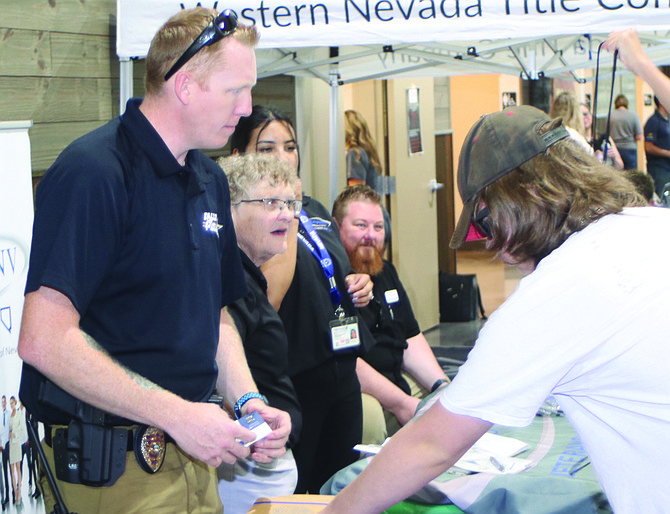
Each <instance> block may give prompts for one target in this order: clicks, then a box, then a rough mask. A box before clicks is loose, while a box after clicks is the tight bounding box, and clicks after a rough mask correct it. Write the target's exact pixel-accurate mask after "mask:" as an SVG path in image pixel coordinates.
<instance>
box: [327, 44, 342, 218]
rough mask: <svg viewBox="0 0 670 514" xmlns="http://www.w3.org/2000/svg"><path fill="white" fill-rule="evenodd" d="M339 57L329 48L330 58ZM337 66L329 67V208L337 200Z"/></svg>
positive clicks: (336, 52) (336, 49) (335, 50)
mask: <svg viewBox="0 0 670 514" xmlns="http://www.w3.org/2000/svg"><path fill="white" fill-rule="evenodd" d="M338 55H339V48H338V47H331V48H330V56H331V57H337V56H338ZM338 68H339V66H338V63H333V64H332V65H331V66H330V154H329V155H330V159H329V162H330V180H329V187H328V192H329V195H328V197H329V200H330V205H329V207H330V206H332V205H333V203H334V202H335V198H337V193H338V191H337V175H338V173H337V171H338V167H339V166H338V161H339V154H340V151H339V150H340V149H339V145H338V141H339V127H338V119H339V112H340V106H339V89H338V88H339V78H340V74H339V69H338Z"/></svg>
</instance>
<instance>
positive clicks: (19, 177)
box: [0, 121, 33, 408]
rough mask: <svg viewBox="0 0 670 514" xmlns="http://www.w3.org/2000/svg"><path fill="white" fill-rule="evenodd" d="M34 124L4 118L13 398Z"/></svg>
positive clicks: (3, 360)
mask: <svg viewBox="0 0 670 514" xmlns="http://www.w3.org/2000/svg"><path fill="white" fill-rule="evenodd" d="M30 126H31V123H30V122H26V121H8V122H0V162H2V172H1V173H0V394H1V395H4V396H6V397H7V398H10V397H11V396H15V397H17V398H18V393H19V382H20V378H21V359H19V355H18V353H17V350H16V347H17V344H18V340H19V328H20V327H21V312H22V309H23V291H24V288H25V285H26V277H27V272H28V257H29V255H30V240H31V235H32V227H33V186H32V178H31V167H30V139H29V137H28V129H29V128H30ZM7 407H8V408H9V402H8V403H7Z"/></svg>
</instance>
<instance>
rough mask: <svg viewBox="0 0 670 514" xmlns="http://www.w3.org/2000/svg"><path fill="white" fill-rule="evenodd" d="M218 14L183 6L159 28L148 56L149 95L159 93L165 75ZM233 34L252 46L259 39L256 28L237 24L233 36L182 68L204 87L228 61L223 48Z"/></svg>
mask: <svg viewBox="0 0 670 514" xmlns="http://www.w3.org/2000/svg"><path fill="white" fill-rule="evenodd" d="M217 15H218V12H217V11H216V10H214V9H205V8H203V7H196V8H194V9H183V10H181V11H180V12H178V13H177V14H175V15H174V16H172V17H171V18H170V19H169V20H168V21H167V22H165V24H164V25H163V26H162V27H161V28H160V29H158V32H156V35H155V36H154V38H153V39H152V40H151V46H150V47H149V52H148V53H147V59H146V75H145V77H144V88H145V91H146V94H147V95H158V94H160V92H161V91H162V90H163V86H164V85H165V78H164V77H165V74H166V73H167V72H168V71H169V69H170V68H171V67H172V65H173V64H174V63H175V62H176V61H177V59H179V57H180V56H181V55H182V54H183V53H184V51H185V50H186V49H187V48H188V47H189V46H190V45H191V43H193V41H194V40H195V39H196V38H197V37H198V36H199V35H200V33H201V32H202V31H203V30H204V29H205V27H207V25H209V24H210V23H211V22H212V20H213V19H214V18H216V16H217ZM231 37H233V38H235V39H237V40H238V41H240V42H241V43H243V44H245V45H247V46H250V47H252V48H253V47H254V46H256V44H257V43H258V39H259V35H258V31H257V30H256V29H255V28H253V27H248V26H246V25H244V24H241V23H238V24H237V30H236V31H235V32H234V33H233V34H232V35H231V36H229V37H225V38H223V39H222V40H221V41H218V42H216V43H214V44H213V45H209V46H205V47H203V48H202V49H201V50H199V51H198V53H196V54H195V55H194V56H193V57H192V58H191V59H189V60H188V62H187V63H186V64H184V66H183V68H184V69H188V70H189V71H191V73H193V75H194V77H195V79H196V81H197V82H198V84H200V85H201V86H204V85H205V84H206V83H207V79H208V78H209V76H210V75H211V73H212V72H214V71H217V70H220V69H221V66H222V64H223V63H224V62H225V60H224V59H225V51H224V52H221V50H222V49H223V48H225V44H226V42H227V41H229V40H230V38H231Z"/></svg>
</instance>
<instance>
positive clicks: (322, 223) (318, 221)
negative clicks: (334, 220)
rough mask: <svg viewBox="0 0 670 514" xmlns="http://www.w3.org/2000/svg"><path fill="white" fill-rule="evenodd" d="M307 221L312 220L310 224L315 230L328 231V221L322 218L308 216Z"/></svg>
mask: <svg viewBox="0 0 670 514" xmlns="http://www.w3.org/2000/svg"><path fill="white" fill-rule="evenodd" d="M309 221H311V222H312V226H313V227H314V228H315V229H316V230H327V231H328V232H330V221H329V220H324V219H323V218H310V219H309Z"/></svg>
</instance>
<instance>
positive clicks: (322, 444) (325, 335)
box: [231, 105, 372, 493]
mask: <svg viewBox="0 0 670 514" xmlns="http://www.w3.org/2000/svg"><path fill="white" fill-rule="evenodd" d="M231 148H232V151H233V152H234V153H264V154H270V155H275V156H276V157H277V158H279V159H283V160H285V161H287V162H289V163H291V164H292V165H293V166H294V167H295V169H296V170H298V169H299V167H300V154H299V151H298V145H297V137H296V133H295V128H294V127H293V124H292V123H291V121H290V120H289V119H288V118H287V117H286V116H284V115H283V114H282V113H281V112H279V111H277V110H276V109H272V108H269V107H264V106H258V105H256V106H254V107H253V109H252V113H251V115H250V116H249V117H246V118H242V119H241V120H240V122H239V123H238V125H237V128H236V129H235V132H234V134H233V135H232V136H231ZM302 202H303V203H302V211H301V213H300V216H299V221H296V222H295V225H294V227H293V229H294V231H295V232H296V233H297V235H296V236H292V235H290V236H289V250H288V251H287V252H286V253H285V254H284V255H281V256H278V257H279V258H277V257H275V258H274V259H271V260H270V261H269V262H268V263H266V264H265V265H264V266H263V267H262V269H263V271H264V273H265V274H266V277H267V278H268V289H269V296H270V298H271V299H272V301H273V303H274V305H275V306H276V307H277V308H278V311H279V315H280V316H281V319H282V321H283V322H284V328H285V329H286V335H287V336H288V341H289V349H288V361H289V374H290V376H291V380H292V382H293V385H294V387H295V390H296V393H297V394H298V400H299V401H300V405H301V407H302V413H303V427H302V431H301V434H300V439H299V441H298V442H297V444H296V445H295V447H294V448H293V454H294V456H295V459H296V462H297V464H298V486H297V488H296V492H297V493H305V492H310V493H318V492H319V489H320V488H321V486H322V485H323V483H324V482H325V481H326V480H327V479H328V478H330V476H331V475H332V474H333V473H335V472H336V471H338V470H339V469H341V468H343V467H345V466H347V465H349V464H351V463H352V462H353V461H355V460H356V459H357V458H358V455H357V454H356V452H354V451H353V446H354V445H356V444H358V443H360V441H361V432H362V407H361V388H360V383H359V381H358V377H357V375H356V360H357V357H358V356H359V355H360V354H361V352H363V351H364V349H363V346H365V345H367V344H369V343H371V342H372V336H370V335H369V332H368V333H367V334H365V333H363V334H361V332H362V331H363V332H366V330H365V326H364V325H363V324H360V325H358V326H356V328H357V330H356V331H355V333H356V334H357V336H358V337H356V338H352V337H351V328H352V327H353V326H355V315H356V310H355V306H364V305H367V303H368V302H369V301H370V296H371V292H372V282H370V277H369V276H368V275H355V274H353V272H352V270H351V265H350V264H349V258H348V256H347V253H346V251H345V249H344V246H343V245H342V240H341V239H340V234H339V230H338V229H337V226H336V225H335V223H334V221H333V219H332V217H331V215H330V213H329V211H328V209H326V208H325V207H324V206H323V205H322V204H321V203H319V202H318V201H316V200H315V199H313V198H311V197H309V196H307V195H303V196H302ZM291 245H295V247H294V248H291ZM342 334H346V337H340V336H341V335H342ZM368 336H369V337H368Z"/></svg>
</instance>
